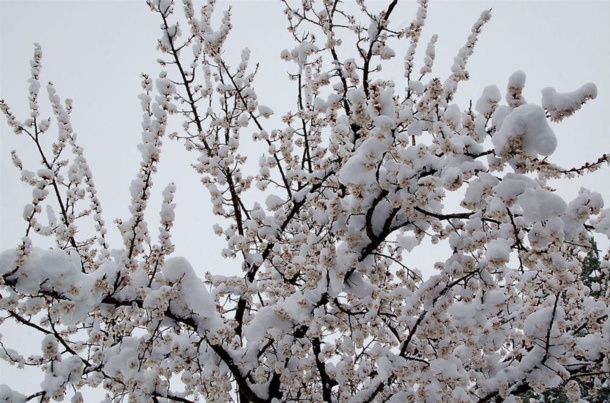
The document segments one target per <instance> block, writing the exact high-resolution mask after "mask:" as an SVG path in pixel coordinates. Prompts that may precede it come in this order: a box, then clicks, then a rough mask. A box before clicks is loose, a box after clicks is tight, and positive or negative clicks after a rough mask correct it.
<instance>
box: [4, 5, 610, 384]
mask: <svg viewBox="0 0 610 403" xmlns="http://www.w3.org/2000/svg"><path fill="white" fill-rule="evenodd" d="M233 3H234V7H233V25H234V32H233V33H232V36H231V37H230V39H229V41H228V43H227V47H226V54H227V57H228V58H229V60H235V57H238V56H239V54H240V53H241V49H242V48H243V47H249V48H250V49H251V51H252V54H251V59H252V61H253V62H260V65H261V67H260V70H259V75H258V80H257V81H256V84H255V89H256V90H257V92H258V96H259V100H260V102H261V103H263V104H266V105H269V106H270V107H271V108H272V109H274V110H275V111H276V116H277V115H281V114H282V113H283V112H285V111H286V109H285V105H289V106H290V107H293V106H294V105H295V101H294V98H292V97H291V94H292V93H293V92H292V90H293V89H294V84H292V83H290V82H288V81H287V80H286V81H282V80H284V79H286V78H287V76H286V70H287V69H288V68H289V67H290V66H288V65H286V64H285V63H284V62H283V61H281V60H280V59H279V53H280V51H281V50H282V49H284V48H290V47H291V41H290V37H289V35H288V33H287V32H286V31H285V27H286V23H285V19H284V16H283V12H282V11H283V7H282V5H281V4H280V3H279V1H236V2H233ZM377 3H379V2H377ZM226 4H227V3H226V2H223V1H220V2H219V4H218V7H217V8H218V9H223V8H225V6H226ZM400 7H401V9H399V10H397V12H395V13H394V16H395V18H396V19H395V21H396V22H397V23H398V24H399V25H401V26H405V25H406V24H408V23H409V22H410V21H411V20H412V18H413V17H414V13H415V9H416V4H415V2H401V3H400ZM489 8H493V11H492V15H493V17H492V19H491V21H490V22H489V24H488V25H487V26H485V27H484V30H483V33H482V35H481V36H480V42H479V43H478V44H477V48H476V50H475V54H474V56H473V57H472V58H471V59H470V62H469V65H468V70H469V71H470V73H471V81H470V82H468V83H466V84H460V89H459V92H458V97H457V102H458V103H459V104H460V106H462V107H463V108H465V107H466V106H467V104H468V100H470V99H472V100H474V101H476V99H477V98H478V96H479V95H480V94H481V91H482V89H483V87H485V86H486V85H489V84H496V85H497V86H498V87H499V88H500V89H501V91H504V89H505V87H506V82H507V79H508V77H509V76H510V74H512V73H513V72H514V71H516V70H523V71H524V72H525V73H526V74H527V82H526V90H525V97H526V99H527V100H528V102H532V103H539V102H540V91H541V89H542V88H544V87H546V86H552V87H555V88H556V89H557V91H559V92H567V91H572V90H575V89H576V88H578V87H579V86H581V85H582V84H584V83H586V82H590V81H591V82H594V83H595V84H596V85H597V87H598V93H599V95H598V99H597V100H595V101H593V102H590V103H588V104H587V105H585V106H584V108H583V110H581V111H579V112H578V113H577V114H576V115H575V116H574V117H572V118H569V119H567V120H566V121H565V122H563V123H561V124H559V125H555V124H554V125H553V129H554V130H555V132H556V134H557V137H558V142H559V145H558V149H557V151H556V153H555V154H554V155H553V156H552V157H551V161H553V162H556V163H559V164H561V165H564V166H566V167H572V166H577V165H578V166H580V165H582V164H583V163H584V162H585V161H590V160H594V159H597V157H599V156H600V155H601V154H603V153H608V152H610V134H609V133H610V129H609V128H610V116H609V115H610V114H609V113H608V111H609V108H610V98H609V94H610V82H609V77H610V67H609V66H610V43H609V42H610V2H608V1H597V2H594V1H574V2H563V1H561V2H558V1H535V2H515V1H502V2H499V1H470V2H457V1H451V2H435V1H432V2H431V4H430V7H429V13H428V22H427V25H426V28H425V30H424V33H423V37H422V41H423V43H422V45H421V49H420V52H419V53H418V54H417V56H416V61H417V63H420V62H421V60H422V53H423V51H424V49H425V44H426V43H427V41H428V39H429V37H430V36H431V35H432V34H435V33H437V34H439V40H438V43H437V60H436V63H435V69H434V75H438V76H440V77H442V78H444V77H446V76H447V73H448V72H449V67H450V66H451V63H452V59H453V56H454V55H455V53H456V52H457V50H458V49H459V48H460V47H461V46H462V45H463V43H464V42H465V40H466V37H467V35H468V34H469V30H470V27H471V26H472V24H473V23H474V21H475V20H476V19H477V17H478V15H479V14H480V12H481V11H482V10H484V9H489ZM158 27H159V20H158V16H157V15H156V14H153V13H151V12H150V11H149V10H148V7H147V6H146V5H145V3H144V1H141V2H140V1H123V2H118V1H38V2H34V1H23V0H20V1H5V0H2V1H0V38H1V43H0V47H1V52H0V57H1V61H0V97H1V98H3V99H5V100H6V101H7V102H8V103H9V105H10V106H11V107H12V109H13V112H14V113H15V114H16V115H17V117H18V119H20V120H21V119H24V115H25V114H26V113H27V109H26V108H27V100H26V90H27V83H26V80H27V79H28V76H29V60H30V59H31V57H32V49H33V43H34V42H39V43H40V44H41V45H42V47H43V52H44V56H43V61H42V64H43V70H42V81H43V82H46V81H49V80H50V81H53V82H54V84H55V87H56V89H57V91H58V93H59V95H60V96H61V97H62V98H65V97H69V98H73V99H74V111H73V114H72V124H73V127H74V130H75V131H76V132H77V133H78V136H79V142H80V144H81V145H82V146H84V147H85V156H86V157H87V159H88V161H89V164H90V165H91V168H92V171H93V174H94V179H95V183H96V185H97V187H98V191H99V197H100V199H101V201H102V206H103V208H104V218H105V220H106V222H107V223H108V224H109V229H110V230H111V231H112V233H111V241H112V246H113V247H114V248H120V246H121V245H120V242H119V238H118V234H117V232H116V231H115V230H114V226H113V225H112V221H113V220H114V219H115V218H117V217H120V218H127V206H128V204H129V191H128V187H129V183H130V181H131V179H132V178H133V177H134V176H135V174H136V172H137V169H138V164H139V158H140V157H139V153H138V151H137V149H136V145H137V144H138V143H139V142H140V130H141V129H140V122H141V118H140V117H141V112H140V102H139V100H138V99H137V96H138V94H139V93H140V78H139V74H140V73H141V72H149V73H153V75H154V74H155V73H156V72H157V71H158V70H159V67H158V66H157V65H156V64H155V60H156V59H157V57H158V56H159V55H158V54H157V52H156V50H155V44H156V38H157V37H158V34H159V29H158ZM406 46H407V45H406V42H405V47H404V49H399V48H395V50H396V52H397V54H398V55H401V53H404V51H405V50H406ZM354 56H355V55H353V54H352V55H349V54H347V53H346V54H345V55H344V57H345V58H347V57H354ZM235 64H236V63H233V65H235ZM416 66H417V68H419V67H420V66H421V64H418V65H416ZM43 95H44V96H43V98H44V99H45V100H46V94H43ZM46 111H48V109H46ZM47 114H48V112H47ZM25 140H26V139H25V136H20V137H17V136H15V135H13V134H12V132H11V130H10V129H8V127H7V125H6V124H5V122H4V119H3V118H2V123H1V124H0V162H1V172H0V174H1V176H0V191H1V193H0V196H1V197H0V198H1V204H0V220H1V221H0V223H1V226H0V250H5V249H8V248H12V247H14V246H16V245H17V243H18V241H19V239H20V238H21V237H22V236H23V235H24V230H25V224H24V222H23V220H22V219H21V211H22V206H23V205H24V204H25V203H28V202H29V201H30V197H29V195H30V189H29V187H27V186H26V185H25V184H22V183H20V182H19V181H18V174H17V171H16V169H15V168H14V167H13V166H12V164H11V162H10V150H12V149H17V150H18V151H19V152H20V154H21V155H22V157H23V159H24V161H28V158H27V157H28V156H30V157H31V156H32V151H33V148H32V144H30V143H29V142H27V141H25ZM165 143H166V146H167V147H168V148H167V151H166V152H164V154H163V155H162V164H161V170H160V173H159V176H158V177H157V178H156V179H155V183H156V187H155V189H156V191H157V193H160V192H161V190H162V189H163V187H164V186H165V184H166V183H168V182H169V181H176V182H177V185H178V190H177V196H176V201H177V203H178V210H177V221H176V225H175V228H174V230H173V233H174V241H175V243H176V253H175V254H176V255H183V256H186V257H187V258H188V259H189V260H190V261H191V262H192V263H193V265H194V266H195V267H197V269H198V270H199V271H200V272H204V271H207V270H210V271H215V272H223V271H224V270H226V269H225V267H226V264H224V263H223V262H222V261H221V260H220V259H219V256H218V255H219V251H220V249H219V248H220V247H222V241H221V240H220V239H218V238H215V237H210V236H207V235H206V234H208V233H210V232H211V231H210V228H211V226H212V224H213V223H214V222H215V218H213V217H211V216H210V214H209V213H208V212H209V210H210V208H209V205H210V204H209V197H208V194H207V191H206V190H205V189H204V188H203V186H201V185H200V184H199V183H198V182H197V181H198V179H197V176H196V175H195V174H194V172H193V171H192V169H191V168H190V167H189V162H192V161H194V158H195V157H196V156H195V155H194V154H187V153H186V152H184V151H182V147H181V146H180V145H179V144H176V143H175V142H171V141H169V140H166V141H165ZM257 160H258V158H257V156H254V158H252V161H253V162H254V163H256V161H257ZM29 161H33V162H36V160H35V159H33V160H32V159H29ZM30 167H31V168H30V169H33V168H34V167H32V165H31V164H30ZM34 170H36V169H34ZM555 185H556V186H557V187H558V188H559V190H560V192H561V193H562V195H564V196H565V197H566V198H567V199H572V198H573V197H574V196H575V195H576V193H577V191H578V189H579V188H580V186H586V187H589V188H591V189H593V190H597V191H599V192H601V193H602V195H603V197H604V199H605V200H606V202H610V176H609V171H608V169H607V168H606V169H604V170H603V171H601V172H598V173H597V174H596V175H591V176H589V177H586V178H579V179H577V180H575V181H573V182H572V183H570V184H568V185H564V184H555V183H553V186H555ZM159 203H160V199H159V198H158V197H155V198H153V199H152V200H151V203H150V205H149V209H150V210H151V211H152V212H153V214H152V215H151V217H153V218H154V221H152V222H151V223H149V227H151V228H153V229H154V228H156V227H157V221H156V212H157V211H158V206H159ZM198 228H200V229H201V230H202V232H199V233H198V232H197V231H196V230H197V229H198ZM2 329H5V330H4V332H5V333H6V327H3V328H1V329H0V331H1V330H2ZM20 337H21V335H20V334H19V335H17V334H13V335H9V334H5V335H4V340H5V341H7V343H8V342H9V340H11V341H16V340H17V339H18V338H20ZM16 376H19V375H18V371H15V370H14V368H7V366H6V364H4V363H2V364H0V383H7V384H9V385H12V386H15V385H13V382H16V381H15V379H17V378H16ZM17 389H21V390H22V392H26V391H33V390H34V389H35V387H32V388H25V387H23V388H19V387H17Z"/></svg>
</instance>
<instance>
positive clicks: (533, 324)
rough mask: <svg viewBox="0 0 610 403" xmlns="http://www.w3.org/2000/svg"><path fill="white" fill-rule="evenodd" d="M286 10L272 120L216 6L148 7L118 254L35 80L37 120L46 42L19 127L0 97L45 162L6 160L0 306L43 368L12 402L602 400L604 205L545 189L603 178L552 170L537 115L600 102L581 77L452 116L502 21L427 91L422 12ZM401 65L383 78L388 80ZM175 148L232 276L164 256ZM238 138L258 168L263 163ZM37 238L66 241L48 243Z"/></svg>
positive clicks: (87, 176)
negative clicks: (150, 44) (163, 167)
mask: <svg viewBox="0 0 610 403" xmlns="http://www.w3.org/2000/svg"><path fill="white" fill-rule="evenodd" d="M282 3H283V6H284V8H285V15H286V18H287V23H288V32H289V35H291V36H292V37H293V39H294V47H293V48H292V49H286V50H284V51H282V52H281V55H280V57H281V59H283V60H284V61H285V62H287V66H288V67H287V68H288V72H289V75H290V79H291V80H292V82H293V83H294V86H295V89H296V91H295V107H293V108H290V107H287V108H286V110H282V111H274V110H272V108H270V107H269V106H266V105H265V104H263V103H262V100H259V98H258V97H257V92H256V90H255V83H256V80H255V78H256V73H257V70H258V66H252V65H251V63H250V53H249V51H248V50H247V49H245V50H243V51H242V53H241V61H240V63H239V64H238V65H237V66H231V65H229V63H228V62H227V61H226V58H225V54H224V51H225V48H224V44H225V41H226V39H227V36H228V35H229V34H230V32H231V28H232V25H231V12H230V10H226V11H224V12H223V14H222V17H221V18H219V19H218V23H216V19H215V17H214V18H213V15H214V13H217V12H218V11H216V10H215V2H214V1H208V2H207V3H206V4H205V5H204V6H203V7H201V9H199V10H196V9H195V7H194V5H193V3H192V2H191V1H189V0H184V1H183V2H182V5H181V6H180V5H179V4H174V2H173V1H170V0H150V1H148V5H149V7H150V9H151V10H152V11H153V12H154V13H156V14H157V15H158V17H159V21H160V24H161V37H160V38H159V40H158V45H157V48H158V50H159V52H160V53H161V55H162V56H161V59H160V63H161V65H162V66H163V67H164V68H165V69H166V70H165V71H163V72H162V73H161V74H159V76H158V77H155V78H152V77H151V76H149V75H146V74H144V75H143V76H142V94H141V95H140V101H141V105H142V133H141V136H142V142H141V144H140V146H139V151H140V152H141V162H140V165H139V171H138V174H137V177H136V178H135V179H134V180H133V181H132V183H131V186H130V192H131V203H130V206H129V214H130V215H129V217H127V218H126V219H124V220H120V219H117V220H116V221H115V223H116V225H117V227H118V229H119V231H120V233H121V236H122V241H123V244H122V245H121V246H120V249H113V248H112V247H111V245H109V242H108V240H107V237H106V234H107V228H108V224H107V223H106V221H105V220H104V218H103V211H102V203H101V201H100V198H99V197H98V194H97V190H96V187H95V183H94V179H93V178H94V177H93V173H92V172H91V169H90V167H89V165H88V163H87V159H86V157H85V150H84V149H83V148H82V147H81V146H80V145H79V143H78V141H77V137H76V135H75V133H74V130H73V127H72V124H71V120H70V119H71V113H72V101H71V100H65V101H62V99H61V98H60V96H59V95H58V93H57V91H56V89H55V87H54V85H53V84H52V83H49V84H47V85H46V88H45V90H46V93H47V95H48V100H49V103H50V105H51V108H52V113H53V116H52V117H45V116H42V115H41V113H40V107H39V105H40V103H41V102H42V95H41V93H42V92H43V91H41V89H42V86H43V84H42V83H41V68H42V48H41V46H40V45H36V46H35V50H34V57H33V60H32V61H31V78H30V80H29V88H28V101H29V106H30V114H29V116H27V117H25V119H23V120H22V117H20V116H16V115H14V114H13V113H12V112H11V109H10V108H9V105H8V104H7V103H6V102H5V101H4V100H2V101H1V102H0V108H1V110H2V112H3V113H4V115H5V117H6V121H7V123H8V125H9V126H10V127H11V128H12V129H13V131H14V132H15V133H16V134H19V135H21V136H26V137H27V138H29V139H30V140H31V144H32V145H33V146H34V148H35V150H36V152H37V153H38V157H39V160H40V165H39V166H36V167H30V166H28V165H27V164H24V162H22V160H21V159H20V157H19V153H18V152H16V151H13V152H12V154H11V156H12V160H13V163H14V165H15V166H16V168H17V169H18V170H19V172H20V175H21V179H22V181H24V182H25V183H27V184H28V185H30V186H31V188H32V199H31V201H30V202H29V203H28V204H26V206H25V207H24V210H23V212H22V216H23V219H24V221H25V223H26V228H25V233H24V236H23V238H22V239H21V240H20V241H19V245H18V247H16V248H14V249H10V250H7V251H4V252H3V253H2V254H0V315H1V317H2V321H12V322H14V323H16V324H17V325H18V327H19V328H23V329H25V328H28V329H30V330H34V331H36V332H37V333H39V334H40V340H41V351H40V354H38V355H34V356H24V355H22V354H21V353H20V352H19V351H17V350H15V349H12V348H10V347H8V346H6V345H5V344H3V343H2V340H1V339H0V358H2V359H3V360H5V361H8V362H9V363H11V364H13V365H16V366H18V367H23V366H34V367H38V368H40V370H41V371H42V372H44V374H45V375H44V381H43V382H42V384H41V385H39V386H35V387H36V389H35V390H33V391H32V393H31V394H29V395H23V394H21V393H20V392H18V391H16V390H13V388H12V387H11V386H10V385H1V386H0V400H1V399H5V400H9V401H28V400H34V399H39V400H42V401H48V400H50V399H55V400H63V399H64V398H66V396H69V397H71V398H72V399H73V401H83V395H82V393H81V390H84V389H86V388H102V389H103V390H104V393H106V395H107V398H108V400H110V401H114V400H116V401H121V400H123V399H126V400H128V401H153V402H156V401H178V402H191V401H197V400H199V399H202V398H205V399H206V400H209V401H240V402H267V401H268V402H271V401H299V400H302V401H350V402H351V401H363V402H372V401H387V400H390V401H393V402H402V401H455V402H470V401H478V402H491V401H507V402H510V401H516V400H517V399H519V398H522V397H524V396H528V397H532V398H540V397H541V396H550V395H549V393H556V394H558V395H559V394H560V395H561V396H562V398H567V399H570V400H571V401H578V399H581V398H582V399H586V398H588V397H590V396H599V395H600V393H604V391H607V390H608V388H609V387H610V384H609V381H608V374H609V372H610V370H609V365H610V363H609V357H608V354H609V352H610V318H609V317H608V312H609V303H610V291H609V290H608V281H609V270H610V263H609V256H608V253H604V252H603V251H600V250H599V249H598V247H597V244H596V243H595V239H596V238H595V237H597V238H598V239H604V238H605V240H607V239H608V237H610V210H609V209H604V201H603V199H602V196H601V195H600V194H599V193H597V192H595V191H592V190H586V189H583V190H581V192H580V193H579V194H578V196H577V197H576V198H574V199H573V200H568V201H566V200H564V199H563V198H562V197H561V196H559V195H558V194H557V193H556V192H555V191H554V189H553V188H551V187H550V186H549V184H548V181H549V180H551V179H557V178H560V179H562V180H569V179H570V178H572V177H574V176H577V175H583V174H586V173H588V172H592V171H595V170H597V169H599V168H600V167H601V166H602V165H604V164H607V163H608V161H609V160H608V156H607V155H606V154H604V155H601V156H600V157H599V158H598V159H597V160H594V161H589V162H584V163H583V165H582V166H579V167H568V168H564V167H561V166H560V165H558V164H555V163H554V162H552V156H553V153H554V152H555V149H556V147H557V143H558V141H560V140H558V139H557V136H556V135H555V133H554V131H553V129H552V126H551V125H550V124H549V122H560V121H562V120H563V119H565V118H568V117H570V116H571V115H572V114H574V113H575V112H577V111H578V110H579V109H580V108H581V107H583V105H584V104H585V103H586V102H588V101H590V100H592V99H594V98H596V96H597V89H596V87H595V85H594V84H591V83H587V84H584V85H582V86H581V87H580V88H577V89H575V90H574V91H573V92H568V93H560V92H557V91H556V90H555V89H553V88H546V89H545V90H544V91H543V92H542V95H541V101H540V103H539V104H537V103H530V102H527V101H526V100H525V99H524V97H523V89H524V87H525V82H526V75H525V73H524V72H522V71H517V72H515V73H514V74H512V75H511V76H510V77H508V84H507V85H506V88H505V89H504V90H503V91H501V90H500V89H499V88H498V87H497V86H488V87H486V88H485V90H484V91H483V94H481V95H480V96H479V97H478V99H476V101H475V102H471V103H470V104H468V105H458V104H456V103H455V94H456V91H457V89H458V87H459V85H460V83H462V82H463V81H465V80H468V79H469V73H468V70H467V68H466V67H467V62H468V59H469V58H470V56H471V55H472V54H473V52H474V50H475V45H476V43H477V40H478V37H479V35H480V34H481V32H482V30H483V29H484V26H485V24H486V23H487V22H488V21H489V19H490V18H491V11H490V10H485V11H483V12H482V13H481V15H480V17H479V18H478V20H476V21H475V22H474V25H473V26H472V29H471V32H470V33H469V35H468V37H467V40H466V43H465V44H464V46H463V47H462V48H461V49H460V50H459V52H458V53H457V55H456V57H455V59H454V64H453V66H452V68H451V72H450V74H449V75H448V76H447V77H443V78H441V77H434V76H432V74H431V73H432V67H433V64H434V60H435V56H436V54H435V44H436V42H437V40H438V38H437V37H436V36H432V37H431V38H429V40H428V42H427V44H426V43H423V38H422V28H423V26H424V24H425V21H426V17H427V1H426V0H421V1H419V3H418V10H417V13H416V15H415V18H414V19H413V21H412V22H411V23H410V24H407V26H406V27H399V26H398V24H394V23H393V22H392V21H393V17H394V14H393V13H394V10H395V7H396V5H397V0H392V1H388V2H387V4H385V5H384V7H383V8H381V9H380V10H377V8H378V5H373V4H368V3H367V2H365V1H358V2H357V3H358V4H357V7H348V6H347V5H346V4H343V3H342V2H340V1H338V0H335V1H333V0H324V1H319V2H312V1H309V0H303V1H302V2H298V3H297V2H292V1H283V2H282ZM422 44H423V47H422ZM418 48H423V51H424V53H425V57H424V58H423V62H422V63H418V62H417V60H416V57H415V56H416V51H417V49H418ZM399 50H400V52H399ZM399 53H401V54H399ZM398 58H402V59H401V60H402V63H401V66H402V71H401V74H400V76H399V79H395V78H392V79H391V78H389V76H387V75H386V74H387V72H386V70H384V69H383V67H384V66H385V65H386V64H387V63H389V62H391V61H393V60H397V59H398ZM416 66H418V67H416ZM276 114H281V115H280V116H281V124H280V125H277V124H271V122H273V121H272V120H271V119H270V117H271V116H272V115H276ZM51 137H52V140H51V141H48V139H49V138H51ZM169 139H171V140H173V141H178V142H180V143H181V144H184V146H185V150H186V152H190V153H194V154H195V155H196V157H197V163H196V164H194V165H193V168H194V169H195V170H196V172H197V173H198V174H199V175H200V177H201V182H202V183H203V185H204V186H205V187H207V190H208V191H209V194H210V200H211V202H212V206H213V213H214V214H215V215H216V216H217V217H218V221H217V222H216V223H215V224H214V225H213V227H212V228H210V229H211V231H213V232H214V233H215V234H216V235H217V236H220V237H222V238H223V239H224V240H225V241H226V246H225V248H224V249H223V250H222V251H219V252H221V253H222V255H223V256H224V257H226V258H227V259H233V260H236V261H238V262H240V264H241V268H242V274H241V275H220V274H217V273H207V274H205V276H203V277H201V276H200V275H199V274H200V273H198V270H197V269H196V268H193V266H192V265H191V263H190V262H188V261H187V260H186V259H184V258H181V257H176V256H170V255H172V252H173V251H174V244H173V241H172V232H171V230H172V226H173V223H174V220H175V214H176V205H175V203H174V194H175V193H176V192H177V189H176V186H175V185H174V184H173V183H170V184H167V185H166V186H165V188H164V189H163V190H162V197H163V202H162V206H161V208H160V211H159V215H158V218H159V222H158V224H154V225H156V226H157V227H158V229H157V230H156V231H155V230H151V228H149V224H150V219H149V216H147V215H146V211H147V208H148V207H149V206H148V204H149V203H148V202H149V199H150V197H151V192H152V191H153V184H154V179H155V173H156V172H157V167H158V164H159V161H160V159H161V158H162V155H163V153H162V151H163V141H168V140H169ZM250 139H252V141H254V142H256V143H257V144H258V145H262V147H263V150H264V152H263V153H261V154H260V155H253V154H252V152H251V151H252V150H254V149H255V147H250V146H249V141H250ZM248 158H250V159H251V160H252V159H255V160H256V161H258V169H257V171H256V172H250V171H248V170H247V169H244V167H245V164H246V160H247V159H248ZM155 190H156V188H155ZM253 200H254V201H253ZM150 225H151V226H152V225H153V224H150ZM85 228H89V229H88V230H87V229H85ZM89 233H92V234H93V235H91V236H90V235H89ZM34 234H38V235H42V236H45V237H49V238H50V239H52V240H53V242H54V245H55V246H54V247H53V248H51V249H43V248H40V247H37V246H36V245H34V242H33V241H32V239H33V235H34ZM114 247H115V248H116V245H115V246H114ZM415 249H424V250H429V254H430V266H433V269H434V274H433V275H430V276H428V275H424V274H422V272H421V271H420V270H418V269H417V268H415V267H413V266H412V265H411V264H410V262H409V254H410V253H411V252H412V251H413V250H415ZM548 390H550V392H549V391H548ZM558 391H559V392H558Z"/></svg>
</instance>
